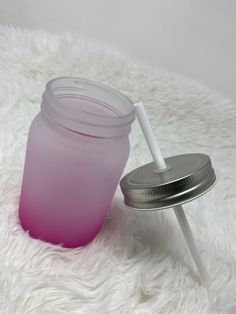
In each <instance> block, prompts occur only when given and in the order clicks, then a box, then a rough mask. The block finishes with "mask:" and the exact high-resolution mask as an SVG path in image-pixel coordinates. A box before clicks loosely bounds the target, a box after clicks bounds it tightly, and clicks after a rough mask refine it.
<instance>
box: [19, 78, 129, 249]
mask: <svg viewBox="0 0 236 314" xmlns="http://www.w3.org/2000/svg"><path fill="white" fill-rule="evenodd" d="M134 116H135V114H134V109H133V106H132V102H131V101H130V100H129V99H128V98H127V97H125V96H124V95H122V94H120V93H119V92H117V91H115V90H113V89H111V88H109V87H107V86H105V85H102V84H99V83H97V82H93V81H89V80H84V79H79V78H73V77H62V78H57V79H54V80H52V81H50V82H48V84H47V86H46V90H45V92H44V94H43V100H42V104H41V112H40V113H39V114H38V115H37V116H36V118H35V119H34V120H33V122H32V124H31V127H30V130H29V135H28V143H27V151H26V159H25V168H24V175H23V183H22V189H21V197H20V205H19V217H20V221H21V224H22V226H23V228H24V229H25V230H27V231H28V232H29V234H30V235H31V236H32V237H34V238H37V239H41V240H44V241H46V242H50V243H53V244H61V245H63V246H65V247H70V248H72V247H78V246H82V245H85V244H87V243H88V242H89V241H90V240H92V239H93V238H94V237H95V236H96V234H97V233H98V232H99V230H100V228H101V226H102V224H103V222H104V219H105V217H106V214H107V212H108V210H109V207H110V204H111V201H112V198H113V195H114V193H115V190H116V188H117V185H118V183H119V179H120V177H121V175H122V172H123V170H124V167H125V164H126V162H127V159H128V155H129V138H128V135H129V132H130V130H131V123H132V122H133V120H134Z"/></svg>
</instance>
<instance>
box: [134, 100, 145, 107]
mask: <svg viewBox="0 0 236 314" xmlns="http://www.w3.org/2000/svg"><path fill="white" fill-rule="evenodd" d="M134 107H143V102H142V101H138V102H136V103H135V104H134Z"/></svg>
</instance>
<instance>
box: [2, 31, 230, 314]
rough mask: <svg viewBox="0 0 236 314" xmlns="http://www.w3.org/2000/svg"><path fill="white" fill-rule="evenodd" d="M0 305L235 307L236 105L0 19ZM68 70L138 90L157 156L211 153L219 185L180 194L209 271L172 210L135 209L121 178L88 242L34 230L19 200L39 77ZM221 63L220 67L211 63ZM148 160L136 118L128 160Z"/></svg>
mask: <svg viewBox="0 0 236 314" xmlns="http://www.w3.org/2000/svg"><path fill="white" fill-rule="evenodd" d="M0 73H1V83H0V173H1V176H0V289H1V291H0V313H1V314H15V313H22V314H27V313H30V314H31V313H33V314H34V313H35V314H37V313H44V314H48V313H51V314H59V313H83V314H86V313H101V314H104V313H112V314H121V313H124V314H125V313H139V314H144V313H148V314H149V313H151V314H152V313H166V314H171V313H181V314H184V313H186V314H189V313H199V314H204V313H213V311H214V309H215V310H218V312H219V313H223V310H225V311H226V313H236V295H235V294H236V293H235V291H236V283H235V282H234V280H235V279H234V278H235V269H234V264H235V259H236V241H235V240H236V228H235V223H236V206H235V201H236V196H235V184H236V180H235V171H236V150H235V148H236V147H235V134H236V108H235V105H233V104H232V102H231V101H230V100H227V99H225V98H223V97H222V96H220V95H219V94H217V93H216V92H213V91H209V90H208V89H207V88H205V87H204V86H202V85H200V84H198V83H196V82H193V81H190V80H187V79H185V78H183V77H181V76H180V75H178V74H171V73H166V72H164V71H161V70H159V69H155V68H152V67H149V66H147V65H144V64H135V63H134V62H132V61H131V60H129V59H127V58H126V57H123V56H121V55H119V54H118V53H116V52H113V51H110V50H109V49H107V48H106V49H105V48H98V47H94V46H93V45H91V44H89V43H84V42H81V41H80V40H78V39H76V38H74V37H71V36H66V35H63V36H54V35H51V34H48V33H45V32H42V31H28V30H19V29H15V28H13V27H0ZM61 75H73V76H80V77H85V78H90V79H93V80H97V81H100V82H103V83H106V84H108V85H110V86H112V87H114V88H117V89H118V90H120V91H122V92H124V93H125V94H127V95H128V96H129V97H131V98H132V100H133V101H138V100H143V101H144V102H145V105H146V109H147V111H148V114H149V116H150V118H151V123H152V125H153V127H154V131H155V133H156V135H157V136H158V139H159V142H160V146H161V149H162V151H163V154H164V155H165V156H170V155H175V154H179V153H191V152H202V153H206V154H209V155H210V156H211V158H212V162H213V165H214V168H215V170H216V173H217V177H218V184H217V185H216V187H215V188H214V189H213V190H212V191H211V192H209V193H208V194H206V195H205V196H204V197H202V198H201V199H198V200H196V201H194V202H192V203H189V204H187V205H185V206H184V208H185V211H186V214H187V217H188V219H189V222H190V224H191V226H192V229H193V232H194V235H195V238H196V242H197V245H198V247H199V250H200V252H201V254H202V256H203V259H204V260H205V263H206V264H207V266H208V268H209V269H210V272H211V275H212V278H213V281H212V284H211V285H210V286H209V287H208V288H205V287H203V286H201V284H200V283H199V281H198V274H197V272H196V271H195V268H194V265H193V263H192V261H191V257H190V255H189V252H188V250H187V247H186V245H185V242H184V239H183V236H182V234H181V232H180V229H179V226H178V224H177V222H176V218H175V216H174V214H173V211H172V210H165V211H160V212H155V213H135V212H132V211H130V210H129V209H127V208H126V207H125V205H124V204H123V200H122V195H121V192H120V190H119V189H118V190H117V193H116V196H115V198H114V202H113V204H112V206H111V209H110V212H109V214H108V216H107V219H106V222H105V224H104V226H103V228H102V230H101V232H100V233H99V235H98V236H97V237H96V239H95V240H94V241H93V242H92V243H90V244H89V245H88V246H86V247H83V248H78V249H73V250H69V249H63V248H61V247H57V246H52V245H49V244H47V243H43V242H40V241H38V240H34V239H31V238H30V237H29V236H28V235H27V234H26V233H25V232H24V231H23V230H22V229H21V227H20V225H19V222H18V216H17V207H18V201H19V193H20V186H21V179H22V173H23V164H24V156H25V147H26V140H27V133H28V128H29V125H30V123H31V121H32V119H33V118H34V116H35V115H36V113H37V112H38V111H39V109H40V101H41V95H42V92H43V90H44V87H45V84H46V82H47V81H48V80H49V79H51V78H53V77H56V76H61ZM216 75H220V73H218V74H217V73H216ZM150 160H151V157H150V154H149V152H148V149H147V147H146V144H145V141H144V139H143V136H142V134H141V130H140V128H139V127H138V125H137V122H135V123H134V125H133V131H132V134H131V153H130V159H129V161H128V164H127V167H126V169H125V172H127V171H129V170H131V169H133V168H134V167H137V166H139V165H142V164H144V163H145V162H148V161H150Z"/></svg>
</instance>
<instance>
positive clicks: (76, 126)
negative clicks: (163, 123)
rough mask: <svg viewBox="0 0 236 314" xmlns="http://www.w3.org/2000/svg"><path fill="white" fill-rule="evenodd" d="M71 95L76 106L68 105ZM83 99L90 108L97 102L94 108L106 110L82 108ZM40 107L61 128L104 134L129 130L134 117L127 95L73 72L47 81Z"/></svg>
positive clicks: (114, 133)
mask: <svg viewBox="0 0 236 314" xmlns="http://www.w3.org/2000/svg"><path fill="white" fill-rule="evenodd" d="M63 84H64V85H63ZM54 85H55V86H54ZM94 93H95V94H94ZM96 93H98V95H99V97H97V94H96ZM93 95H94V97H93ZM96 97H97V98H96ZM101 97H102V98H105V100H106V102H105V101H103V99H100V98H101ZM70 98H71V99H72V100H73V101H74V100H75V101H76V103H78V104H79V106H77V105H76V106H74V104H73V103H72V105H70V106H67V104H68V103H70V100H69V99H70ZM64 99H66V100H64ZM77 100H81V101H80V102H78V101H77ZM107 100H108V101H107ZM86 101H87V102H88V104H89V106H90V107H91V108H93V109H92V110H94V108H95V107H96V105H98V106H97V107H96V108H95V110H97V109H98V110H100V111H103V112H104V111H105V113H106V112H108V113H109V114H100V113H99V114H98V113H96V112H90V111H87V110H83V109H82V108H81V107H80V106H81V104H83V105H84V102H86ZM94 105H95V106H94ZM86 106H87V103H86ZM116 107H117V108H116ZM86 108H87V107H86ZM101 108H102V109H101ZM41 109H42V113H43V115H44V116H45V117H47V119H48V120H53V122H54V123H56V124H57V125H60V126H61V127H62V128H64V129H67V130H70V131H72V132H77V133H81V134H84V135H89V136H95V137H104V138H105V137H118V136H122V135H125V134H128V133H129V132H130V130H131V123H132V122H133V121H134V119H135V109H134V107H133V102H132V101H131V100H130V99H129V98H128V97H127V96H125V95H124V94H122V93H121V92H119V91H117V90H116V89H114V88H111V87H109V86H107V85H105V84H102V83H99V82H96V81H93V80H89V79H84V78H79V77H73V76H62V77H56V78H54V79H52V80H50V81H49V82H48V83H47V85H46V89H45V92H44V93H43V97H42V104H41ZM118 109H119V110H118ZM121 109H122V110H123V111H122V110H121ZM111 112H112V114H111Z"/></svg>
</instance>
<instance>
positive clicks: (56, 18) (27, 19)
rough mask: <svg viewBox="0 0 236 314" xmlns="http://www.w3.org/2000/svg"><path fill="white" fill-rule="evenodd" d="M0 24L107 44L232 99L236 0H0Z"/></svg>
mask: <svg viewBox="0 0 236 314" xmlns="http://www.w3.org/2000/svg"><path fill="white" fill-rule="evenodd" d="M0 23H2V24H4V23H6V24H13V25H18V26H24V27H30V28H42V29H45V30H49V31H52V32H56V33H60V32H65V31H69V32H74V33H77V34H79V35H80V36H81V37H85V38H91V39H93V40H94V39H96V40H97V41H102V42H105V43H109V44H111V45H112V46H114V47H116V48H118V49H119V50H121V51H123V52H125V53H126V54H128V55H130V56H132V57H133V58H136V59H139V60H142V61H146V62H148V63H151V64H154V65H157V66H160V67H162V68H165V69H167V70H169V71H176V72H180V73H182V74H184V75H185V76H188V77H191V78H194V79H197V80H199V81H201V82H203V83H204V84H206V85H208V86H209V87H211V88H213V89H216V90H218V91H220V92H222V93H224V94H226V95H228V96H229V97H232V98H234V99H236V88H235V75H236V63H235V56H236V42H235V41H236V1H235V0H198V1H197V0H196V1H194V0H178V1H177V0H172V1H170V0H146V1H145V0H126V1H125V0H38V1H37V0H0Z"/></svg>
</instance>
